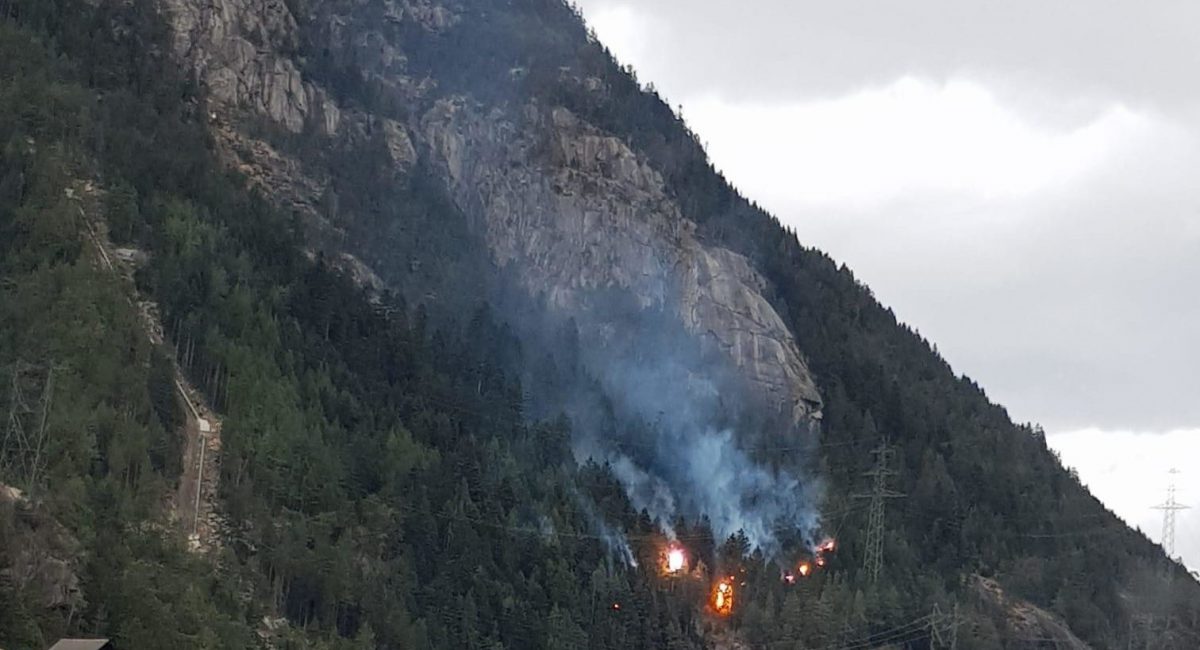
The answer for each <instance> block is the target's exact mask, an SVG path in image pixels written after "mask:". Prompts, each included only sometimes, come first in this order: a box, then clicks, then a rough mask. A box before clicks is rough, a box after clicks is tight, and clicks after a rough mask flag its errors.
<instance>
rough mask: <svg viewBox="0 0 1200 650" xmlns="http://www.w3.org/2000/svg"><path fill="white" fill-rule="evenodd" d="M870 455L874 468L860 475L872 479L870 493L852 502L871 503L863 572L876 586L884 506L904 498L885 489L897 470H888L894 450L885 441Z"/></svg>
mask: <svg viewBox="0 0 1200 650" xmlns="http://www.w3.org/2000/svg"><path fill="white" fill-rule="evenodd" d="M871 454H872V455H874V456H875V468H874V469H872V470H871V471H869V472H863V476H870V477H871V478H872V482H871V492H870V493H868V494H856V495H854V498H856V499H870V503H871V510H870V515H869V516H868V518H867V552H866V554H864V555H863V568H864V569H866V571H867V576H869V577H870V579H871V582H876V581H878V580H879V572H880V571H881V570H882V569H883V534H884V531H885V526H884V503H885V500H886V499H898V498H900V497H903V496H904V495H903V494H901V493H899V492H896V491H894V490H891V489H889V488H888V485H887V481H888V477H889V476H895V475H896V474H897V472H896V470H894V469H892V468H891V465H892V459H893V458H894V457H895V456H896V450H895V449H893V448H892V447H890V446H889V445H888V443H887V441H884V442H883V443H882V444H880V445H879V446H878V447H876V448H875V449H874V450H873V451H872V452H871Z"/></svg>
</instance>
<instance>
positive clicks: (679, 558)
mask: <svg viewBox="0 0 1200 650" xmlns="http://www.w3.org/2000/svg"><path fill="white" fill-rule="evenodd" d="M686 564H687V556H686V555H684V553H683V549H682V548H679V547H672V548H671V549H670V550H668V551H667V572H668V573H679V572H680V571H682V570H683V567H684V565H686Z"/></svg>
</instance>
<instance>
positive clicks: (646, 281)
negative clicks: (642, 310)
mask: <svg viewBox="0 0 1200 650" xmlns="http://www.w3.org/2000/svg"><path fill="white" fill-rule="evenodd" d="M545 113H546V112H544V111H541V110H539V109H538V108H537V107H532V106H531V107H529V108H528V109H527V111H526V116H525V118H526V121H527V123H526V124H525V125H524V127H523V128H521V127H518V126H517V125H516V124H514V123H513V122H512V121H510V120H507V119H506V118H505V116H504V115H503V114H501V113H499V112H496V111H493V112H491V113H488V114H486V115H484V114H481V113H480V112H479V111H478V110H477V109H475V108H473V107H472V106H471V105H470V104H469V103H468V102H466V101H463V100H444V101H441V102H438V103H437V105H436V106H434V108H433V109H432V110H430V111H429V112H428V113H427V114H426V115H425V116H424V118H423V119H422V124H421V129H420V131H421V133H422V136H423V140H424V141H425V142H426V143H427V144H428V145H429V147H430V150H431V152H432V155H433V157H434V159H435V161H436V162H437V163H439V164H440V165H442V166H443V168H444V170H445V172H446V176H447V177H448V178H449V179H450V183H451V188H452V191H453V194H454V195H455V197H456V199H457V201H458V202H459V204H460V207H462V208H463V209H464V210H465V211H466V212H467V213H468V214H473V215H476V216H477V217H478V218H479V219H480V220H481V227H482V228H484V229H485V232H486V236H487V241H488V243H489V245H490V247H491V249H492V252H493V254H494V256H495V258H496V261H497V262H498V263H499V264H500V265H501V266H509V265H515V266H516V268H517V270H518V275H519V277H520V278H521V280H522V282H524V284H525V285H526V288H527V289H528V290H529V291H530V292H533V293H544V294H545V295H546V296H547V297H548V298H549V300H550V302H551V304H553V305H554V306H556V307H558V308H559V309H561V310H563V311H566V312H568V313H572V314H573V315H577V316H579V318H578V320H579V321H580V322H582V323H588V322H591V323H593V324H595V325H596V326H597V329H598V331H604V330H605V328H604V327H603V326H604V325H605V323H604V318H605V315H604V314H600V313H595V312H592V313H586V314H585V312H588V311H589V302H588V296H589V294H590V293H591V292H593V291H596V290H600V289H612V288H620V289H623V290H627V291H629V292H630V293H631V294H632V295H633V296H634V297H635V298H636V300H637V301H638V303H639V304H640V305H642V306H643V307H664V308H667V309H668V310H671V311H674V312H675V313H677V314H678V316H679V318H680V320H681V322H682V323H683V324H684V325H685V326H686V328H687V329H688V330H689V331H690V332H692V333H693V334H695V335H696V336H697V337H699V338H700V339H701V340H702V341H703V342H705V343H706V344H707V345H711V346H715V347H717V348H719V349H720V350H721V351H722V352H724V353H725V354H727V355H728V357H729V358H730V359H731V360H732V362H733V363H734V364H735V365H736V366H737V367H738V368H739V369H741V371H742V373H743V374H744V375H745V377H746V379H748V380H749V381H750V382H751V383H752V384H754V385H756V386H758V387H760V388H761V389H763V392H764V397H766V398H767V399H768V401H769V402H770V403H771V404H773V405H775V406H776V407H777V408H779V409H781V410H782V409H787V410H788V411H790V413H791V415H792V417H793V418H794V419H795V420H797V421H800V420H802V419H803V418H805V417H806V416H810V415H816V413H817V412H818V410H819V408H820V404H821V399H820V396H819V394H818V393H817V390H816V387H815V385H814V383H813V381H812V377H811V373H810V372H809V370H808V368H807V366H806V364H805V362H804V359H803V357H802V356H801V354H800V351H799V349H798V348H797V346H796V344H795V341H794V339H793V338H792V336H791V334H790V333H789V332H788V330H787V327H786V325H785V324H784V322H783V320H782V319H781V318H780V317H779V315H778V314H777V313H776V312H775V310H774V309H773V308H772V307H771V305H770V303H768V301H767V300H766V299H765V298H764V297H763V292H764V289H765V287H766V282H765V280H763V278H762V277H761V276H760V275H759V274H758V273H757V272H755V271H754V269H753V268H752V267H751V265H750V263H749V262H748V261H747V260H746V259H745V258H744V257H742V256H740V255H738V254H736V253H733V252H732V251H729V250H726V249H724V248H719V247H715V246H710V245H707V244H704V243H702V242H701V241H700V240H699V238H698V237H697V236H696V228H695V224H694V223H693V222H691V221H690V220H688V219H687V218H686V217H685V216H684V215H682V214H681V213H680V209H679V207H678V205H677V204H676V203H674V202H673V201H672V200H671V199H670V198H668V196H667V194H666V191H665V190H664V187H663V181H662V178H661V176H660V175H659V174H658V172H656V171H655V170H653V169H652V168H650V166H649V165H647V164H646V163H645V162H644V161H642V160H641V159H639V158H638V157H637V156H636V155H635V154H634V153H633V152H632V151H631V150H630V149H629V148H628V147H627V146H625V144H624V143H622V142H621V141H620V140H619V139H617V138H613V137H610V136H607V135H605V134H603V133H601V132H598V131H597V130H596V129H594V128H593V127H591V126H590V125H588V124H586V123H584V122H582V121H580V120H578V119H577V118H576V117H575V116H574V115H572V114H571V113H570V112H569V111H567V110H565V109H562V108H556V109H553V110H550V111H548V114H545ZM535 134H536V135H535Z"/></svg>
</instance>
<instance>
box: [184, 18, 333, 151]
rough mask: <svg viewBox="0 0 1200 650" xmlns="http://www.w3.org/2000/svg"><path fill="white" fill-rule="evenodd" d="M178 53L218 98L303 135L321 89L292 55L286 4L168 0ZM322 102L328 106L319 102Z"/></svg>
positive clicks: (293, 33) (293, 30) (293, 37)
mask: <svg viewBox="0 0 1200 650" xmlns="http://www.w3.org/2000/svg"><path fill="white" fill-rule="evenodd" d="M163 7H164V8H165V14H166V16H167V18H168V19H169V21H170V23H171V26H172V29H173V30H174V36H175V42H174V45H175V51H176V53H177V54H178V55H180V56H181V58H182V59H183V60H184V61H186V62H187V63H188V64H190V65H191V66H192V68H193V70H194V71H195V73H196V75H197V77H198V78H199V79H200V80H201V81H202V82H203V83H204V84H205V86H207V88H208V91H209V93H210V94H211V96H212V98H213V99H214V100H216V101H218V102H224V103H228V104H230V105H233V106H237V107H240V108H247V109H250V110H253V111H255V112H257V113H261V114H263V115H265V116H267V117H269V118H270V119H272V120H274V121H275V122H277V123H278V124H280V125H281V126H283V127H284V128H286V129H288V130H290V131H292V132H299V131H300V130H302V129H303V128H304V125H305V121H306V120H307V118H308V115H309V111H310V104H311V100H312V99H313V97H310V95H316V94H317V91H316V90H315V89H313V88H312V87H311V86H306V84H305V83H304V80H303V78H302V76H301V74H300V70H299V69H298V68H297V67H296V64H295V63H294V62H293V61H292V60H291V59H290V58H288V57H287V56H286V55H285V54H283V53H286V52H292V51H294V50H295V49H296V47H297V45H298V30H297V27H296V21H295V19H294V18H293V17H292V14H291V12H289V11H288V8H287V6H286V5H285V4H284V3H283V0H164V1H163ZM318 101H319V103H323V102H321V101H320V100H318Z"/></svg>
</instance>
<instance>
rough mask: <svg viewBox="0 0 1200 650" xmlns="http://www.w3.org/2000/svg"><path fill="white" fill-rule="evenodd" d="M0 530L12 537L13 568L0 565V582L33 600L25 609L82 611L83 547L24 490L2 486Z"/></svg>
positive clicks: (11, 560)
mask: <svg viewBox="0 0 1200 650" xmlns="http://www.w3.org/2000/svg"><path fill="white" fill-rule="evenodd" d="M0 529H3V530H4V531H5V532H6V533H7V535H8V536H9V539H7V540H6V541H5V547H6V548H7V549H8V553H9V557H8V559H9V563H8V564H7V565H0V580H5V581H7V582H8V583H9V584H11V585H12V586H13V589H14V591H16V592H17V593H20V594H23V595H25V596H26V597H27V598H29V602H28V603H27V605H32V606H34V607H38V608H41V609H46V610H52V609H60V610H64V611H78V610H80V609H81V608H82V607H83V606H84V605H85V604H86V603H85V602H84V598H83V592H82V590H81V589H80V583H79V569H80V566H81V565H82V564H83V558H82V557H81V551H80V546H79V542H78V541H77V540H76V539H75V538H74V537H72V536H71V534H70V532H69V531H67V529H66V528H65V527H63V526H62V524H60V523H59V522H58V521H56V520H55V519H53V518H51V517H50V516H48V515H47V514H46V513H45V511H44V509H42V508H41V507H39V506H38V504H36V503H34V502H32V501H30V500H29V499H27V498H26V497H25V496H24V495H23V494H22V493H21V491H20V490H17V489H16V488H12V487H10V486H7V485H2V484H0Z"/></svg>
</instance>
